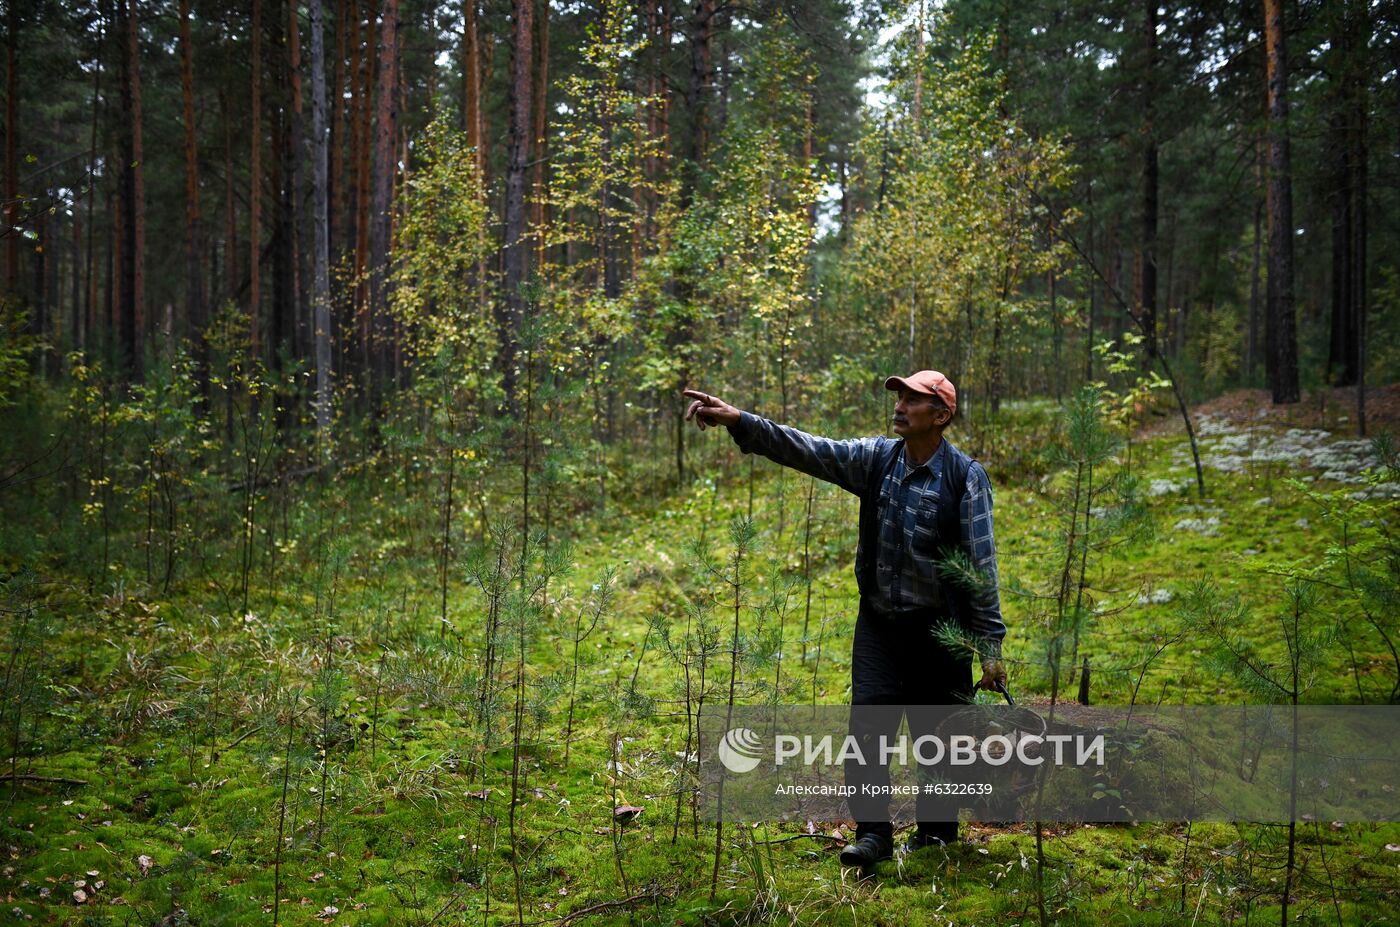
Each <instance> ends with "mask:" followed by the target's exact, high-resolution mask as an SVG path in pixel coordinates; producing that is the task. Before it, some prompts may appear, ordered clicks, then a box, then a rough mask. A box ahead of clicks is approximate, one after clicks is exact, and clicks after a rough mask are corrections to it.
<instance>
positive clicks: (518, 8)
mask: <svg viewBox="0 0 1400 927" xmlns="http://www.w3.org/2000/svg"><path fill="white" fill-rule="evenodd" d="M534 20H535V0H515V29H514V41H513V55H512V61H511V81H510V88H511V89H510V150H509V153H508V157H507V164H506V209H505V225H506V239H505V249H504V250H505V299H503V300H500V301H498V303H497V306H498V309H497V319H496V322H497V326H498V337H499V340H500V347H499V367H500V370H501V386H502V388H503V389H504V391H505V394H506V402H507V404H508V405H510V406H511V407H512V408H513V407H514V405H515V398H516V397H515V354H516V342H517V340H518V339H519V336H520V324H521V319H522V318H523V317H524V314H525V297H524V294H522V293H521V292H520V286H521V284H523V283H524V282H525V274H526V271H527V263H528V251H529V249H528V248H527V247H526V242H525V233H526V227H525V226H526V215H525V174H526V168H527V160H528V158H529V151H530V117H531V105H530V104H531V96H532V91H533V89H534V88H533V85H532V80H531V78H532V76H533V66H532V65H533V62H532V60H531V59H532V58H533V57H534Z"/></svg>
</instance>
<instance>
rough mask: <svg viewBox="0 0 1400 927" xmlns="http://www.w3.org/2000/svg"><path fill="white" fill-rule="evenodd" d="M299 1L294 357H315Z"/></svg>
mask: <svg viewBox="0 0 1400 927" xmlns="http://www.w3.org/2000/svg"><path fill="white" fill-rule="evenodd" d="M298 5H299V4H298V2H297V0H289V2H288V3H287V73H288V76H289V77H290V79H291V88H292V134H291V138H290V140H289V144H288V155H289V158H288V160H289V165H290V168H291V170H290V171H289V180H290V189H289V195H288V199H289V200H290V203H289V218H290V220H291V229H290V232H291V241H290V242H289V247H290V250H291V274H292V279H291V310H292V313H293V319H292V322H293V329H292V334H293V338H292V344H293V349H294V350H293V356H294V357H297V358H309V357H310V356H311V324H312V323H311V317H310V310H311V304H310V302H309V301H308V300H307V298H306V291H307V288H308V286H309V284H310V283H311V268H310V261H309V258H310V256H311V249H310V248H309V247H307V244H306V239H307V232H306V222H305V221H304V220H305V216H306V210H305V208H304V206H303V204H304V203H305V202H306V196H305V193H306V180H305V176H304V172H303V167H302V165H303V162H304V155H305V151H306V123H305V108H304V101H303V100H302V87H301V21H300V18H299V14H298V11H297V7H298Z"/></svg>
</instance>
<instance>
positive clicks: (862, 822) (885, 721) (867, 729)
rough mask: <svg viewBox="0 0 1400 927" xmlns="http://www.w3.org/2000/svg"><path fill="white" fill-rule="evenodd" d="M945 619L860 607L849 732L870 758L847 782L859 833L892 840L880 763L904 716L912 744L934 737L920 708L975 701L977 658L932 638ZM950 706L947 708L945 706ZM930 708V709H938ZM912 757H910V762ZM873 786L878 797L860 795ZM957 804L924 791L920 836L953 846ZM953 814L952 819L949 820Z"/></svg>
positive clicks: (854, 766) (919, 802)
mask: <svg viewBox="0 0 1400 927" xmlns="http://www.w3.org/2000/svg"><path fill="white" fill-rule="evenodd" d="M943 620H946V619H942V618H939V617H937V616H929V618H927V619H924V620H918V619H915V620H911V619H908V618H901V619H889V618H879V617H875V616H872V615H870V614H868V611H867V609H866V608H864V607H862V608H861V610H860V616H859V617H858V618H857V619H856V630H855V638H854V640H853V641H852V644H851V721H850V734H851V735H852V736H854V737H855V738H856V743H857V744H859V745H860V747H861V750H862V751H863V753H864V755H865V757H866V758H867V760H868V762H867V763H866V764H865V765H863V766H862V765H860V764H858V763H856V762H855V761H854V760H849V759H848V760H847V761H846V764H845V776H846V785H847V786H851V787H854V789H855V794H852V795H850V796H849V797H848V798H847V804H848V806H849V807H850V809H851V815H852V816H853V817H854V818H855V819H856V837H857V838H859V837H862V836H864V835H865V834H880V835H883V836H884V837H886V838H887V839H893V837H894V828H893V826H892V825H891V824H890V799H889V796H888V795H887V794H878V793H880V792H884V791H887V790H888V788H889V784H890V772H889V768H888V767H887V766H886V765H884V764H882V763H879V762H878V759H879V756H880V751H879V745H880V738H881V737H882V736H883V737H884V738H885V739H886V741H887V742H890V743H893V740H894V738H895V737H896V735H897V734H898V732H899V724H900V720H901V719H902V718H903V717H905V716H907V717H908V719H909V736H910V741H911V742H912V741H913V740H914V739H916V738H918V737H921V736H923V735H925V734H933V733H934V731H933V729H932V728H933V726H934V725H935V723H936V720H937V719H936V718H934V717H931V713H930V712H924V711H920V710H919V706H931V705H961V704H965V703H966V702H967V701H969V700H970V699H971V698H972V695H973V688H972V660H971V658H970V656H966V655H955V654H954V653H952V652H951V651H949V650H948V648H947V647H945V646H943V645H942V644H940V643H939V642H938V641H937V640H936V639H935V638H934V636H933V633H932V632H933V628H934V627H935V626H936V625H937V624H939V623H941V622H942V621H943ZM945 711H946V710H945ZM936 713H937V712H935V713H932V714H936ZM911 761H912V759H911ZM862 786H868V787H870V788H871V789H872V790H874V791H875V792H876V793H877V794H873V795H869V794H861V791H862ZM955 805H956V803H955V802H954V803H950V802H949V799H948V798H946V797H943V796H937V795H925V794H923V792H922V790H921V791H920V794H919V797H918V798H917V799H916V802H915V816H916V817H917V819H918V822H919V833H920V834H924V835H927V836H930V837H937V838H939V839H940V840H943V841H944V842H946V843H952V842H953V841H954V840H956V839H957V836H958V822H957V814H956V810H955ZM950 818H951V820H950Z"/></svg>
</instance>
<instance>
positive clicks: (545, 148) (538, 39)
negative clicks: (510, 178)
mask: <svg viewBox="0 0 1400 927" xmlns="http://www.w3.org/2000/svg"><path fill="white" fill-rule="evenodd" d="M533 102H534V112H533V114H532V117H531V126H530V139H531V145H532V147H533V153H532V154H531V156H530V160H531V161H532V162H533V163H534V166H535V169H534V175H535V176H534V182H533V183H532V184H531V186H532V187H533V189H534V198H535V204H534V224H535V228H536V229H537V230H539V229H543V228H544V225H545V223H546V222H548V221H549V207H548V206H547V205H546V204H545V195H546V192H547V191H548V189H549V140H548V138H547V136H546V134H545V133H546V131H547V129H548V123H547V115H546V114H547V113H548V105H549V0H543V2H541V3H540V6H539V9H538V10H537V11H536V13H535V87H534V101H533ZM535 236H536V242H537V245H536V247H537V254H536V257H535V262H536V265H539V264H543V263H544V240H545V238H544V235H543V233H541V232H539V231H536V232H535Z"/></svg>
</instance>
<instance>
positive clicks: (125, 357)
mask: <svg viewBox="0 0 1400 927" xmlns="http://www.w3.org/2000/svg"><path fill="white" fill-rule="evenodd" d="M130 23H131V11H130V9H129V7H128V5H127V0H116V30H115V35H114V36H113V38H114V39H115V41H116V42H117V43H118V44H117V48H118V49H120V56H121V57H120V60H121V124H120V125H121V128H120V130H119V132H118V135H117V165H118V169H117V211H116V216H115V219H116V221H117V238H116V244H115V246H114V251H115V272H114V274H113V282H112V283H113V285H112V289H113V291H114V302H113V307H112V313H113V323H114V324H115V326H116V344H115V350H114V352H113V355H114V360H115V362H116V363H115V369H116V370H117V371H118V372H119V374H120V375H121V376H123V377H129V376H130V375H131V373H132V371H133V370H134V369H135V363H136V362H135V355H136V328H135V324H134V320H135V318H136V311H135V307H134V306H133V305H132V301H131V294H132V293H133V292H135V280H134V279H133V277H132V273H133V271H134V269H135V268H134V265H133V264H132V261H131V254H132V251H133V248H132V244H133V242H134V241H135V240H136V230H135V218H134V217H135V215H136V202H135V189H136V182H135V174H134V170H133V164H134V163H135V161H136V154H135V150H134V149H133V147H132V146H133V143H134V142H133V134H132V127H133V126H134V125H135V118H134V116H133V111H132V106H133V103H132V96H131V91H132V80H131V40H130V36H131V25H130Z"/></svg>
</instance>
